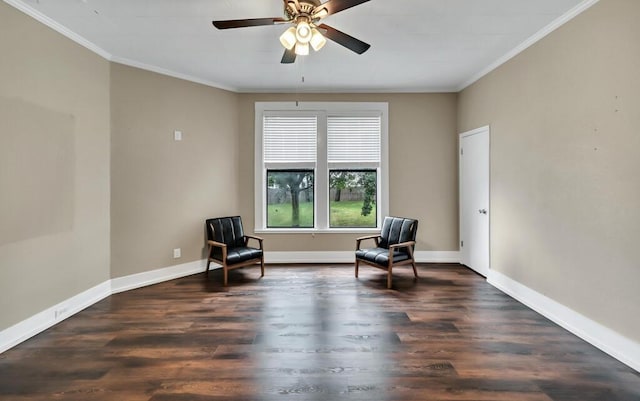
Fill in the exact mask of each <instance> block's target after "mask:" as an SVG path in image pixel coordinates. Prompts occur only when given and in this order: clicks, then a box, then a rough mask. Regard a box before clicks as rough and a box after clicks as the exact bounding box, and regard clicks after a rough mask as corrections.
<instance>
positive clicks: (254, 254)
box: [227, 247, 262, 265]
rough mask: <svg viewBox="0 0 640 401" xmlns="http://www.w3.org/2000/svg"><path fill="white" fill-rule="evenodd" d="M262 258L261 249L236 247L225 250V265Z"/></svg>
mask: <svg viewBox="0 0 640 401" xmlns="http://www.w3.org/2000/svg"><path fill="white" fill-rule="evenodd" d="M261 257H262V249H256V248H251V247H236V248H230V249H227V264H228V265H235V264H236V263H242V262H246V261H247V260H251V259H260V258H261Z"/></svg>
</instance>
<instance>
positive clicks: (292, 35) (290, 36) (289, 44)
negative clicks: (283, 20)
mask: <svg viewBox="0 0 640 401" xmlns="http://www.w3.org/2000/svg"><path fill="white" fill-rule="evenodd" d="M280 43H282V46H284V47H285V48H286V49H287V50H291V49H293V47H294V46H295V45H296V43H297V39H296V28H295V27H293V26H292V27H291V28H289V29H287V30H286V31H284V33H283V34H282V35H280Z"/></svg>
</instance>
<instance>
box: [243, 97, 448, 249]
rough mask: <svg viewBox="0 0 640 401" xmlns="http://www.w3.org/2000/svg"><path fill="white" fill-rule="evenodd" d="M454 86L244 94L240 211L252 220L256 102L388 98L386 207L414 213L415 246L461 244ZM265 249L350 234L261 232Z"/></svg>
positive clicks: (328, 243)
mask: <svg viewBox="0 0 640 401" xmlns="http://www.w3.org/2000/svg"><path fill="white" fill-rule="evenodd" d="M456 99H457V96H456V95H455V94H315V95H314V94H307V95H286V94H281V95H276V94H241V95H240V131H239V135H240V141H241V144H242V146H241V148H240V160H241V161H242V166H239V171H240V185H241V187H240V211H241V213H242V216H243V219H245V225H246V226H247V228H248V229H253V221H254V207H253V205H254V194H253V193H254V181H253V179H254V170H253V169H254V164H253V160H254V153H253V152H254V135H255V129H254V121H255V118H254V116H255V108H254V104H255V102H258V101H260V102H266V101H280V102H281V101H295V100H299V101H319V102H329V101H334V102H349V101H358V102H388V103H389V143H390V145H389V171H390V173H389V181H390V191H389V192H390V193H389V203H390V208H389V212H390V214H392V215H399V216H407V217H414V218H417V219H418V220H420V223H419V225H418V235H417V245H416V250H418V251H457V250H458V246H457V243H458V212H457V210H458V200H457V199H458V189H457V185H458V184H457V140H456V137H455V132H456ZM260 235H261V236H262V237H264V238H265V249H267V250H268V251H334V250H335V251H349V250H353V249H354V247H355V238H356V237H357V236H358V235H355V234H316V235H315V236H312V235H311V234H303V235H300V234H277V235H276V234H260Z"/></svg>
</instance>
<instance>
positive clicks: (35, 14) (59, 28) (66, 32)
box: [4, 0, 111, 60]
mask: <svg viewBox="0 0 640 401" xmlns="http://www.w3.org/2000/svg"><path fill="white" fill-rule="evenodd" d="M4 2H5V3H7V4H9V5H11V6H13V7H15V8H17V9H18V10H20V11H22V12H23V13H25V14H27V15H28V16H30V17H32V18H33V19H35V20H37V21H39V22H41V23H42V24H44V25H46V26H48V27H49V28H51V29H53V30H54V31H56V32H58V33H59V34H61V35H62V36H65V37H67V38H69V39H71V40H72V41H74V42H76V43H77V44H79V45H80V46H83V47H85V48H87V49H89V50H91V51H92V52H94V53H96V54H97V55H99V56H101V57H102V58H105V59H107V60H111V53H109V52H108V51H106V50H104V49H103V48H101V47H100V46H98V45H96V44H95V43H92V42H90V41H88V40H87V39H85V38H83V37H82V36H80V35H78V34H77V33H75V32H73V31H72V30H70V29H69V28H67V27H65V26H63V25H61V24H59V23H58V22H56V21H54V20H53V19H51V18H49V17H47V16H46V15H44V14H42V13H41V12H40V11H38V10H36V9H35V8H33V7H31V6H29V5H28V4H25V3H24V2H23V1H19V0H4Z"/></svg>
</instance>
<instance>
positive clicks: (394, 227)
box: [379, 216, 418, 253]
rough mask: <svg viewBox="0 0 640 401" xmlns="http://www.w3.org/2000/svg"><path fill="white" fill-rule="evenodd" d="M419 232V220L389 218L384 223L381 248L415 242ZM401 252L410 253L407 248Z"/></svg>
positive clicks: (381, 233)
mask: <svg viewBox="0 0 640 401" xmlns="http://www.w3.org/2000/svg"><path fill="white" fill-rule="evenodd" d="M417 231H418V220H415V219H407V218H404V217H391V216H387V217H385V218H384V221H383V222H382V231H381V232H380V245H379V246H380V247H381V248H389V245H395V244H399V243H401V242H406V241H415V240H416V232H417ZM400 251H401V252H404V253H408V252H409V251H407V249H406V248H402V249H400Z"/></svg>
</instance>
